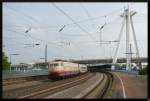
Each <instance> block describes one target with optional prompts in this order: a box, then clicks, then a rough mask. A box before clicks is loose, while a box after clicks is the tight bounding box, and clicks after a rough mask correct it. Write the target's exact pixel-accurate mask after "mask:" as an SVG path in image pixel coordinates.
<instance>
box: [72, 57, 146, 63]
mask: <svg viewBox="0 0 150 101" xmlns="http://www.w3.org/2000/svg"><path fill="white" fill-rule="evenodd" d="M112 61H113V59H87V60H71V62H74V63H80V64H99V63H101V64H111V63H112ZM136 61H137V59H136V58H132V62H133V63H136ZM140 61H141V62H142V63H145V62H147V57H141V58H140ZM117 63H126V58H118V59H117Z"/></svg>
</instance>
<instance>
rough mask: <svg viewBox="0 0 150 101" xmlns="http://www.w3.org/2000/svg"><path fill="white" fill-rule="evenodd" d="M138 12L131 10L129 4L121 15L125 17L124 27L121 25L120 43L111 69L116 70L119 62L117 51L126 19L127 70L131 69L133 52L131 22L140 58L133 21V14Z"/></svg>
mask: <svg viewBox="0 0 150 101" xmlns="http://www.w3.org/2000/svg"><path fill="white" fill-rule="evenodd" d="M135 14H136V12H134V11H131V12H130V9H129V6H128V8H127V9H125V10H124V13H123V14H122V15H120V16H121V17H122V18H123V23H122V27H121V31H120V34H119V37H118V41H119V42H118V43H117V47H116V50H115V54H114V57H113V62H112V64H113V65H112V67H111V69H112V70H114V69H115V66H114V65H115V64H116V62H117V53H118V48H119V44H120V40H121V36H122V31H123V27H124V22H125V21H126V70H130V69H131V54H132V53H130V29H129V28H130V23H131V29H132V32H133V38H134V43H135V47H136V54H137V58H138V59H139V50H138V46H137V41H136V36H135V31H134V27H133V21H132V16H133V15H135Z"/></svg>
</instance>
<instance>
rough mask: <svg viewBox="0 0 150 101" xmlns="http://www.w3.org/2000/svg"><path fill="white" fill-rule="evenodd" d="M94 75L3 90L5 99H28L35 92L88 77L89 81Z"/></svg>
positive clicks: (83, 75)
mask: <svg viewBox="0 0 150 101" xmlns="http://www.w3.org/2000/svg"><path fill="white" fill-rule="evenodd" d="M92 75H93V74H92ZM92 75H91V74H90V73H85V74H82V75H79V76H76V77H73V78H68V79H64V80H59V81H54V82H52V81H50V80H48V81H44V82H41V83H40V84H37V85H31V86H25V87H20V88H16V89H11V90H3V98H7V99H9V98H26V97H25V96H26V95H31V94H33V93H35V92H39V91H42V90H46V89H47V88H53V87H55V86H58V85H62V84H65V83H69V82H72V81H75V80H78V79H81V78H83V77H87V78H86V79H88V77H90V76H92ZM23 96H24V97H23ZM28 97H29V96H28ZM28 97H27V98H28ZM29 98H30V97H29Z"/></svg>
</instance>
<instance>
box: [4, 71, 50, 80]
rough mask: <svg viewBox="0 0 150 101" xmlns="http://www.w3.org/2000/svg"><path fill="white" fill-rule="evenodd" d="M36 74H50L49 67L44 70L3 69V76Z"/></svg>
mask: <svg viewBox="0 0 150 101" xmlns="http://www.w3.org/2000/svg"><path fill="white" fill-rule="evenodd" d="M35 75H48V70H47V69H42V70H27V71H13V70H11V71H10V70H3V71H2V77H3V78H9V77H23V76H35Z"/></svg>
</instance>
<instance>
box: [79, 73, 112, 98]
mask: <svg viewBox="0 0 150 101" xmlns="http://www.w3.org/2000/svg"><path fill="white" fill-rule="evenodd" d="M103 73H104V75H103V79H102V80H101V81H100V82H99V83H98V84H97V85H95V87H93V89H91V91H89V92H88V93H86V94H85V95H84V96H82V97H81V98H84V99H90V98H104V97H106V96H107V93H108V92H109V89H110V88H111V86H112V82H113V75H112V74H111V73H109V72H103Z"/></svg>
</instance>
